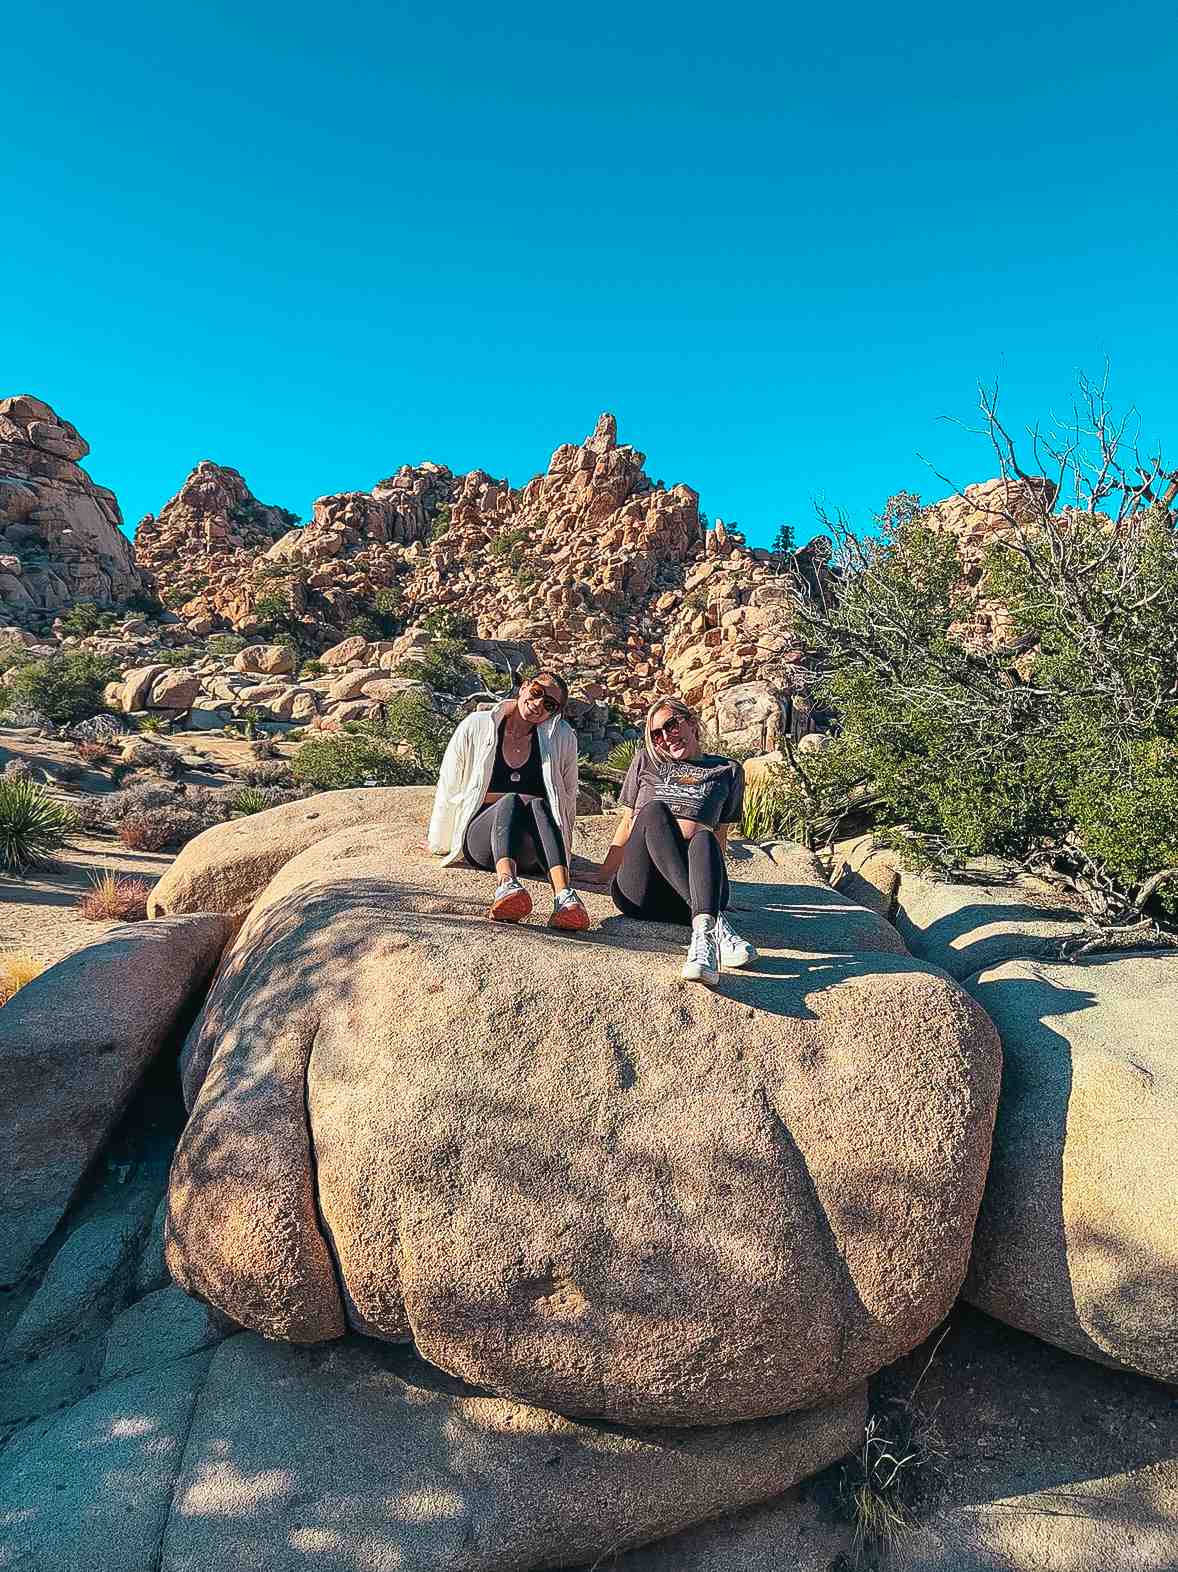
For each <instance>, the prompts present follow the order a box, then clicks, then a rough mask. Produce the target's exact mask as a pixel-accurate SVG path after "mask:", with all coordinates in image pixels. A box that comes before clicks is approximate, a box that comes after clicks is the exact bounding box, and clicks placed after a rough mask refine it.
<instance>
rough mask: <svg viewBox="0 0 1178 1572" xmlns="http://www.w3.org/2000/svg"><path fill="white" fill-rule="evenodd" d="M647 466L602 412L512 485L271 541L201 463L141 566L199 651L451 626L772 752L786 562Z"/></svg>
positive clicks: (360, 504)
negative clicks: (525, 646) (278, 637)
mask: <svg viewBox="0 0 1178 1572" xmlns="http://www.w3.org/2000/svg"><path fill="white" fill-rule="evenodd" d="M644 465H645V459H644V455H643V454H642V453H640V452H639V451H638V450H637V449H636V448H634V447H631V446H629V445H628V444H619V442H618V440H617V425H616V422H615V420H614V417H613V416H612V415H609V414H605V415H602V416H601V418H600V419H599V421H598V422H597V426H596V428H595V429H594V432H593V434H592V435H591V436H590V437H589V438H587V440H586V441H585V442H583V443H582V444H581V445H580V446H575V445H572V444H565V445H564V446H562V447H559V448H557V450H556V452H555V453H554V454H553V455H552V459H551V461H550V463H549V465H548V469H547V471H546V472H545V473H544V474H543V475H537V476H535V477H534V478H533V479H532V480H530V481H529V482H528V483H527V484H526V485H525V486H523V487H520V488H514V487H512V486H511V485H510V484H509V483H508V482H507V481H506V480H496V479H494V478H493V477H492V476H490V475H488V474H487V473H486V472H485V471H482V470H472V471H471V472H470V473H469V474H465V475H455V474H453V473H452V472H451V471H450V470H448V469H446V468H445V467H444V466H442V465H438V464H420V465H415V466H409V465H406V466H404V467H402V468H401V469H399V470H398V471H397V472H396V474H394V475H392V476H390V477H389V478H388V479H387V480H383V481H381V482H380V483H379V484H378V485H376V486H375V487H373V489H372V491H371V492H363V491H361V492H343V493H340V494H338V495H334V496H328V497H321V498H320V499H319V500H318V501H317V502H316V503H315V505H314V508H313V511H312V516H311V518H310V520H309V521H308V522H307V524H306V525H305V526H304V527H303V528H300V529H289V530H286V531H280V530H279V528H278V522H277V521H278V519H279V518H280V517H281V514H280V510H277V509H274V508H267V507H265V506H264V505H263V504H261V503H260V502H258V501H257V499H256V498H254V497H253V495H252V494H251V493H250V492H249V490H248V488H247V487H246V486H245V483H244V482H243V481H242V479H241V477H240V476H239V475H238V474H237V473H236V471H233V470H225V469H221V468H219V467H218V466H216V465H211V464H202V465H200V466H198V468H197V469H196V470H194V471H193V473H192V475H191V476H189V478H188V480H187V481H186V482H185V484H184V486H183V487H182V488H181V490H180V492H179V493H177V495H176V496H175V497H174V498H173V499H172V500H171V502H169V503H168V504H167V505H166V506H165V507H164V508H162V509H161V511H160V514H159V516H158V518H153V517H151V516H149V517H148V518H146V519H145V520H144V521H143V523H142V524H141V525H140V527H139V531H138V533H137V535H136V551H137V555H138V558H139V561H140V563H141V564H142V566H143V567H144V568H145V569H147V570H148V571H150V573H151V574H152V576H153V578H154V581H155V582H156V584H157V585H158V588H159V592H160V594H161V596H162V598H163V599H164V601H165V603H166V604H167V605H168V606H169V607H170V608H172V609H173V610H174V611H175V612H176V613H177V614H178V615H179V616H180V617H181V619H182V620H183V622H184V623H185V624H186V626H188V627H189V628H190V629H191V630H192V631H193V632H196V633H200V634H203V633H208V632H211V631H213V630H233V631H237V632H244V633H259V632H261V633H264V632H267V631H270V632H274V631H287V632H292V631H293V632H296V633H297V634H299V635H300V639H301V641H305V642H306V643H307V644H308V645H309V646H310V647H315V648H321V647H322V646H323V645H325V644H328V643H330V642H332V641H333V640H334V639H338V638H339V637H340V636H341V635H343V634H346V633H348V632H352V631H356V629H357V628H358V626H360V624H358V623H357V619H366V621H367V624H368V626H367V629H366V631H368V632H369V633H370V634H373V633H378V632H391V631H392V630H393V628H394V627H397V626H405V625H411V624H413V623H414V622H417V621H420V620H421V619H422V618H423V617H425V616H426V615H428V614H429V613H430V612H436V611H438V610H446V611H451V612H453V613H455V614H457V615H459V616H461V617H463V618H468V619H470V621H471V622H473V624H474V626H475V629H476V632H477V633H478V635H479V636H481V637H483V638H497V639H508V640H523V641H527V642H528V643H530V644H531V645H532V647H534V649H535V651H536V653H537V656H538V658H539V659H540V660H541V661H543V662H550V663H552V664H553V665H556V666H558V667H560V669H561V670H563V671H565V672H566V673H567V674H569V676H570V678H571V679H572V681H573V684H574V687H575V688H576V690H577V691H578V693H579V694H581V695H582V696H584V697H585V698H587V699H589V700H596V701H599V702H608V703H612V704H614V705H615V706H616V707H617V708H618V709H619V710H622V711H624V712H627V713H630V714H635V713H637V712H638V711H640V710H641V709H642V708H643V707H644V706H645V705H646V704H647V703H648V702H650V700H651V699H652V698H653V697H654V696H655V695H656V694H657V693H658V692H659V691H667V690H669V689H671V688H680V689H682V690H683V691H685V692H686V694H687V696H688V697H689V698H690V699H691V700H692V701H693V702H697V703H700V704H702V705H703V706H704V708H705V710H706V711H707V712H708V718H709V720H710V721H712V722H713V723H716V722H717V721H718V720H719V719H720V718H721V717H724V720H725V724H724V725H723V728H722V729H723V730H724V731H725V732H726V733H727V734H728V735H730V736H731V735H733V733H734V732H742V733H747V737H745V738H744V740H745V741H747V744H748V745H749V746H764V745H772V743H773V742H774V741H775V740H776V735H777V733H778V731H779V730H780V727H781V725H782V724H783V723H785V721H786V719H787V716H786V711H787V710H788V697H787V699H786V701H785V702H783V700H782V697H781V695H782V694H783V693H784V694H785V695H787V696H788V693H789V689H790V687H791V685H792V684H791V673H792V671H793V670H794V669H795V668H796V667H797V666H798V665H799V664H800V662H801V660H802V657H801V652H800V651H798V650H797V649H796V648H794V647H792V645H791V644H790V641H789V640H788V638H787V637H786V636H785V635H784V634H783V632H782V631H781V617H780V611H779V609H777V610H775V609H774V608H775V607H779V604H780V601H781V598H782V588H783V586H782V582H781V573H780V569H781V564H780V562H779V561H776V560H774V559H773V558H772V556H771V554H770V553H768V552H764V551H753V550H750V549H749V548H748V547H747V546H746V545H745V542H744V540H743V537H742V536H741V535H740V534H739V532H737V531H733V530H726V529H725V527H724V525H723V524H722V523H718V524H717V526H716V527H715V528H714V529H711V530H709V529H706V528H705V524H704V521H703V519H702V518H701V515H700V511H699V498H698V496H697V495H696V493H695V492H694V491H692V489H691V488H690V487H689V486H686V485H676V486H672V487H670V488H669V489H668V488H667V487H665V486H664V485H663V484H662V482H656V481H652V480H651V479H650V478H649V476H648V475H647V474H646V471H645V467H644ZM373 622H375V623H376V624H377V626H375V627H374V626H373V625H372V624H373ZM276 624H277V627H276ZM750 685H753V686H751V687H750ZM733 690H747V691H737V692H734V691H733Z"/></svg>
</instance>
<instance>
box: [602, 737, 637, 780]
mask: <svg viewBox="0 0 1178 1572" xmlns="http://www.w3.org/2000/svg"><path fill="white" fill-rule="evenodd" d="M641 747H642V739H641V738H640V737H629V738H627V740H626V741H625V742H619V743H618V744H617V745H616V746H615V747H613V748H611V749H610V751H609V752H608V753H607V754H606V756H605V763H606V768H607V769H611V770H621V771H622V772H623V774H624V773H625V772H626V770H628V769H629V768H630V766H631V764H633V762H634V759H635V756H636V755H637V753H638V752H639V750H640V749H641Z"/></svg>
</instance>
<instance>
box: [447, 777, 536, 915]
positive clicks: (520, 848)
mask: <svg viewBox="0 0 1178 1572" xmlns="http://www.w3.org/2000/svg"><path fill="white" fill-rule="evenodd" d="M530 823H531V816H530V815H529V814H528V812H527V809H526V807H525V805H524V803H522V802H521V801H520V799H519V797H518V796H517V795H516V794H515V793H514V792H507V793H505V794H504V796H502V797H500V798H498V800H497V801H495V802H493V803H490V804H489V805H488V806H487V807H485V808H482V809H480V811H479V812H478V813H477V814H476V815H475V817H474V818H473V819H472V820H471V822H470V824H469V826H468V827H467V831H466V835H465V836H464V838H463V850H464V851H465V853H466V858H467V861H468V862H472V863H473V864H474V865H475V867H476V868H486V869H491V868H493V869H494V870H495V872H496V873H497V874H498V876H499V884H498V886H497V888H496V890H495V899H494V901H492V903H491V908H490V914H489V915H490V916H491V917H493V918H494V919H495V920H496V921H497V922H522V921H523V919H524V918H525V917H526V916H527V915H528V913H529V912H530V911H531V909H532V897H531V896H530V895H529V894H528V892H527V891H526V890H525V889H524V887H523V885H522V884H520V882H519V880H518V878H517V877H516V872H517V869H518V867H519V866H520V865H521V863H522V864H523V865H524V867H525V871H528V872H531V871H534V870H533V868H532V866H531V864H532V863H533V862H535V861H536V860H537V859H536V849H535V846H534V844H533V842H532V840H531V836H530V833H529V830H528V826H529V824H530Z"/></svg>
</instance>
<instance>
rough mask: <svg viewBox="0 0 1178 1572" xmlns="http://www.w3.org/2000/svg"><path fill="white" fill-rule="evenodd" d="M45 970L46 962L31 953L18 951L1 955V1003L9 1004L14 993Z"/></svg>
mask: <svg viewBox="0 0 1178 1572" xmlns="http://www.w3.org/2000/svg"><path fill="white" fill-rule="evenodd" d="M44 970H45V962H44V961H36V960H34V959H33V957H32V956H31V955H20V954H18V953H17V952H16V951H12V952H11V953H9V954H8V955H0V1004H7V1003H8V1001H9V999H11V998H12V996H13V994H14V993H19V992H20V990H21V989H22V988H23V987H24V985H25V983H30V982H32V980H33V978H34V977H40V975H41V973H42V972H43V971H44Z"/></svg>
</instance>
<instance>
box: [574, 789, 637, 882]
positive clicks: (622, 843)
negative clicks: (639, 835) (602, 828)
mask: <svg viewBox="0 0 1178 1572" xmlns="http://www.w3.org/2000/svg"><path fill="white" fill-rule="evenodd" d="M633 828H634V810H633V808H620V809H619V810H618V823H617V828H616V829H615V830H614V838H613V840H612V841H611V842H610V848H609V851H607V852H606V854H605V861H604V862H601V863H596V864H595V863H591V862H587V863H578V865H577V879H578V881H579V882H580V883H581V884H587V885H589V886H590V887H591V888H593V887H602V888H604V887H605V886H607V885H609V884H611V883H612V882H613V876H614V874H615V873H617V871H618V869H619V868H620V867H621V866H622V858H623V857H624V856H625V855H626V842H627V841H628V840H629V839H630V831H631V830H632V829H633Z"/></svg>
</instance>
